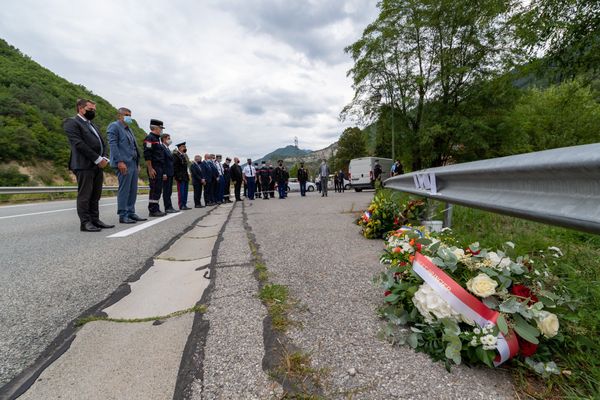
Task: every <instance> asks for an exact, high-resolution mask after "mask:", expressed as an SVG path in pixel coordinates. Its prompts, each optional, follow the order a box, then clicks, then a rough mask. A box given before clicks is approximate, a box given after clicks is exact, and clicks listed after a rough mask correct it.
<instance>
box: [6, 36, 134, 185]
mask: <svg viewBox="0 0 600 400" xmlns="http://www.w3.org/2000/svg"><path fill="white" fill-rule="evenodd" d="M78 98H89V99H92V100H93V101H95V102H96V107H97V111H96V119H95V120H94V122H96V123H97V124H98V126H99V127H101V128H102V131H103V133H105V129H106V127H107V126H108V124H109V123H110V122H111V121H114V120H115V117H116V114H117V110H116V108H115V107H113V106H112V105H111V104H110V103H109V102H108V101H106V100H105V99H103V98H102V97H100V96H98V95H95V94H94V93H92V92H91V91H89V90H88V89H86V88H85V87H84V86H82V85H77V84H74V83H71V82H69V81H67V80H66V79H64V78H61V77H60V76H58V75H56V74H55V73H53V72H52V71H50V70H48V69H46V68H44V67H42V66H41V65H39V64H38V63H36V62H35V61H33V60H32V59H31V58H29V57H28V56H26V55H24V54H22V53H21V52H20V51H19V50H18V49H17V48H15V47H13V46H11V45H9V44H8V43H7V42H6V41H4V40H2V39H0V186H11V185H13V184H22V185H36V184H40V185H53V184H58V185H60V184H65V183H71V182H73V175H72V174H71V173H70V172H69V171H68V166H67V162H68V160H69V152H70V148H69V143H68V141H67V138H66V135H65V133H64V131H63V128H62V122H63V120H64V119H65V118H67V117H71V116H73V115H75V113H76V110H75V103H76V101H77V99H78ZM133 131H134V134H135V136H136V139H137V140H138V142H139V143H141V142H142V141H143V138H144V136H145V133H144V131H143V130H142V129H140V128H139V127H137V125H135V124H134V126H133ZM140 148H141V147H140ZM15 177H16V179H15ZM109 179H110V178H109Z"/></svg>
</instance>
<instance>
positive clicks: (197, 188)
mask: <svg viewBox="0 0 600 400" xmlns="http://www.w3.org/2000/svg"><path fill="white" fill-rule="evenodd" d="M204 203H206V197H204ZM194 205H195V206H201V205H202V184H201V183H200V182H198V183H194Z"/></svg>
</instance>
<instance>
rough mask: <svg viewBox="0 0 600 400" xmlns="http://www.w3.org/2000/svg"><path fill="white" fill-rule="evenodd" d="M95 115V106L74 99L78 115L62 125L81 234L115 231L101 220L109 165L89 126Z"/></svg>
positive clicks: (95, 131)
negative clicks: (72, 177) (67, 146)
mask: <svg viewBox="0 0 600 400" xmlns="http://www.w3.org/2000/svg"><path fill="white" fill-rule="evenodd" d="M95 116H96V103H94V102H93V101H91V100H84V99H79V100H77V115H76V116H74V117H72V118H69V119H67V120H66V121H65V122H64V125H63V127H64V130H65V133H66V134H67V138H68V139H69V143H70V144H71V158H70V160H69V169H70V170H71V171H73V173H74V174H75V176H76V177H77V215H78V216H79V220H80V221H81V230H82V231H84V232H99V231H100V230H101V229H103V228H104V229H108V228H114V225H108V224H105V223H104V222H102V221H100V210H99V207H98V203H99V202H100V196H101V195H102V182H103V180H104V174H103V172H102V169H103V168H104V167H106V165H108V158H106V154H107V152H106V143H105V142H104V140H102V136H101V134H100V129H99V128H98V127H97V126H96V125H94V124H92V120H93V119H94V117H95Z"/></svg>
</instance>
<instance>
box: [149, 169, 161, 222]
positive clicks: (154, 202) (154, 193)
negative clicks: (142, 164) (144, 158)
mask: <svg viewBox="0 0 600 400" xmlns="http://www.w3.org/2000/svg"><path fill="white" fill-rule="evenodd" d="M154 170H155V171H156V178H154V179H150V180H149V182H150V193H149V194H148V211H150V212H156V211H160V206H159V205H158V201H159V200H160V195H161V194H162V190H163V171H162V166H160V167H154ZM148 175H150V174H148Z"/></svg>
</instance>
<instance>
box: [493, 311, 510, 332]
mask: <svg viewBox="0 0 600 400" xmlns="http://www.w3.org/2000/svg"><path fill="white" fill-rule="evenodd" d="M496 325H497V326H498V329H500V332H502V334H503V335H507V334H508V324H507V323H506V319H505V318H504V315H500V316H499V317H498V319H497V320H496Z"/></svg>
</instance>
